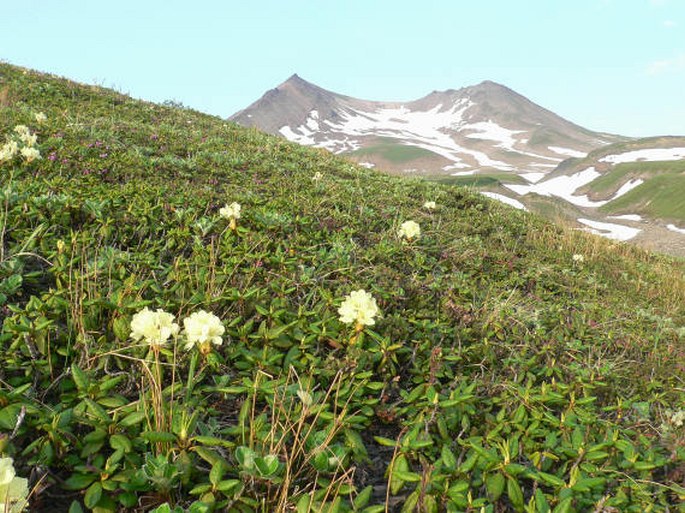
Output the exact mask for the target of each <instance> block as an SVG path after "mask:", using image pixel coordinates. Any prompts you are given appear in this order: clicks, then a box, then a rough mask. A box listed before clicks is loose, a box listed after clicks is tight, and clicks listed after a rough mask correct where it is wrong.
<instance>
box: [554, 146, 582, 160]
mask: <svg viewBox="0 0 685 513" xmlns="http://www.w3.org/2000/svg"><path fill="white" fill-rule="evenodd" d="M547 148H548V149H549V150H551V151H553V152H554V153H558V154H559V155H565V156H567V157H576V158H580V159H582V158H583V157H585V156H586V155H587V153H583V152H582V151H576V150H572V149H571V148H560V147H559V146H547Z"/></svg>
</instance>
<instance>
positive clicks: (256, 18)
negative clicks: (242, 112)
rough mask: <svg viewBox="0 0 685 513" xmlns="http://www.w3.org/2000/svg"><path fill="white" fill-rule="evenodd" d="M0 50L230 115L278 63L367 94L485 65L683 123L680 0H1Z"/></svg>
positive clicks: (607, 127)
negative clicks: (106, 0) (189, 0)
mask: <svg viewBox="0 0 685 513" xmlns="http://www.w3.org/2000/svg"><path fill="white" fill-rule="evenodd" d="M0 5H1V7H2V17H1V18H0V59H2V60H4V61H7V62H10V63H12V64H17V65H22V66H26V67H30V68H34V69H37V70H40V71H48V72H52V73H56V74H58V75H62V76H65V77H68V78H71V79H74V80H77V81H79V82H86V83H96V84H99V85H103V86H107V87H114V88H116V89H118V90H120V91H122V92H124V93H128V94H131V95H132V96H134V97H138V98H145V99H148V100H153V101H164V100H167V99H174V100H177V101H180V102H182V103H184V104H185V105H188V106H190V107H193V108H196V109H198V110H202V111H205V112H208V113H211V114H216V115H219V116H222V117H227V116H229V115H231V114H233V113H234V112H235V111H237V110H239V109H241V108H243V107H246V106H247V105H249V104H250V103H252V102H253V101H255V100H256V99H258V98H259V97H260V96H261V95H262V94H263V93H264V92H265V91H266V90H268V89H271V88H273V87H276V86H277V85H278V84H279V83H281V82H283V81H284V80H286V79H287V78H288V77H289V76H290V75H291V74H293V73H298V74H299V75H300V76H301V77H303V78H305V79H306V80H309V81H310V82H313V83H315V84H317V85H319V86H321V87H324V88H326V89H329V90H332V91H335V92H338V93H342V94H347V95H350V96H355V97H359V98H364V99H369V100H399V101H402V100H412V99H416V98H419V97H421V96H424V95H426V94H428V93H429V92H431V91H433V90H444V89H458V88H460V87H464V86H468V85H473V84H476V83H478V82H480V81H482V80H494V81H496V82H499V83H502V84H504V85H507V86H508V87H511V88H512V89H514V90H516V91H517V92H519V93H521V94H523V95H525V96H527V97H528V98H529V99H531V100H532V101H534V102H536V103H538V104H539V105H542V106H543V107H546V108H548V109H550V110H552V111H554V112H556V113H557V114H559V115H561V116H563V117H565V118H567V119H569V120H571V121H573V122H575V123H578V124H580V125H581V126H584V127H586V128H589V129H593V130H599V131H606V132H614V133H620V134H624V135H631V136H647V135H663V134H670V135H685V32H684V31H685V0H572V1H571V0H518V1H513V0H478V1H476V0H441V1H437V0H422V1H413V0H394V1H386V0H251V1H250V0H240V1H233V0H225V1H219V0H215V1H209V0H206V1H205V0H196V1H194V2H188V1H186V0H184V1H180V0H137V1H130V0H118V1H116V2H113V1H110V2H105V1H99V0H98V1H94V0H59V1H58V0H21V1H12V0H0Z"/></svg>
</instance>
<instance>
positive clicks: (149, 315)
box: [131, 307, 225, 354]
mask: <svg viewBox="0 0 685 513" xmlns="http://www.w3.org/2000/svg"><path fill="white" fill-rule="evenodd" d="M183 327H184V331H183V335H184V336H185V339H186V344H185V349H186V350H190V349H192V348H193V347H194V346H198V347H199V348H200V351H201V352H202V353H203V354H207V353H209V351H210V350H211V344H214V345H216V346H220V345H221V344H222V340H221V336H222V335H223V334H224V331H225V328H224V326H223V324H222V323H221V319H219V318H218V317H217V316H216V315H214V314H212V313H210V312H205V311H204V310H200V311H199V312H195V313H193V314H191V315H190V316H189V317H186V318H185V319H184V320H183ZM179 331H180V327H179V325H178V324H176V323H175V322H174V316H173V315H172V314H170V313H168V312H165V311H164V310H162V309H157V310H156V311H154V312H153V311H152V310H150V309H149V308H147V307H145V308H143V309H142V310H141V311H140V312H138V313H137V314H135V315H134V316H133V319H131V338H132V339H133V340H143V341H144V342H145V343H146V344H148V345H150V346H152V347H160V346H163V345H165V344H166V343H167V341H168V340H169V338H171V337H174V338H175V337H176V336H177V335H178V334H179Z"/></svg>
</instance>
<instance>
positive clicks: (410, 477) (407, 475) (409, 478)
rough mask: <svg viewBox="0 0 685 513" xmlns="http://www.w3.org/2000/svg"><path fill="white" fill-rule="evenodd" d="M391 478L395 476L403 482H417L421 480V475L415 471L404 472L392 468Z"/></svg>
mask: <svg viewBox="0 0 685 513" xmlns="http://www.w3.org/2000/svg"><path fill="white" fill-rule="evenodd" d="M392 476H393V478H396V479H398V480H400V481H402V482H404V483H418V482H420V481H421V475H420V474H417V473H416V472H404V471H402V470H393V471H392Z"/></svg>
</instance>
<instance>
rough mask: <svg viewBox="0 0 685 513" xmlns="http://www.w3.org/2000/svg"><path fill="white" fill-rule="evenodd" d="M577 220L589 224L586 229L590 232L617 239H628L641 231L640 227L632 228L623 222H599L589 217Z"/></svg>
mask: <svg viewBox="0 0 685 513" xmlns="http://www.w3.org/2000/svg"><path fill="white" fill-rule="evenodd" d="M578 222H579V223H582V224H584V225H585V226H589V228H588V229H586V230H587V231H589V232H590V233H594V234H596V235H601V236H602V237H606V238H607V239H612V240H618V241H626V240H630V239H632V238H633V237H635V236H636V235H637V234H638V233H640V232H641V231H642V230H641V229H640V228H632V227H630V226H625V225H623V224H615V223H601V222H599V221H593V220H591V219H578Z"/></svg>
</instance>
